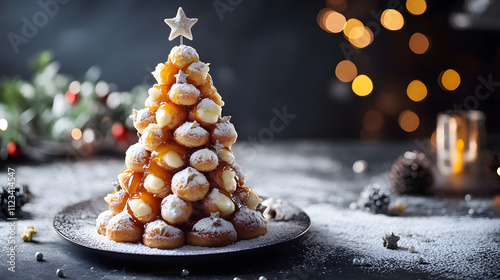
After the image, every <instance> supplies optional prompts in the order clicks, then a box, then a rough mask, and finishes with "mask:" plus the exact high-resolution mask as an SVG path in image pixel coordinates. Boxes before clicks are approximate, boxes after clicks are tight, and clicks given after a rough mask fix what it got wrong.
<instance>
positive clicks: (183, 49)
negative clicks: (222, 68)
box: [168, 45, 199, 63]
mask: <svg viewBox="0 0 500 280" xmlns="http://www.w3.org/2000/svg"><path fill="white" fill-rule="evenodd" d="M177 53H179V56H181V57H185V58H188V59H190V60H193V59H198V58H199V56H198V53H197V52H196V50H195V49H194V48H193V47H191V46H187V45H180V46H175V47H173V48H172V50H170V54H169V55H168V57H169V58H170V59H172V58H173V57H174V55H175V54H177ZM172 61H173V62H174V63H175V60H174V59H172Z"/></svg>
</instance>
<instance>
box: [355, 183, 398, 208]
mask: <svg viewBox="0 0 500 280" xmlns="http://www.w3.org/2000/svg"><path fill="white" fill-rule="evenodd" d="M390 202H391V192H390V191H389V190H388V189H386V188H384V187H382V186H380V185H379V184H377V183H374V184H370V185H368V186H366V187H365V189H364V190H363V191H362V192H361V194H360V195H359V199H358V206H359V207H361V208H364V209H368V210H370V211H371V212H373V213H375V214H386V213H387V210H388V208H389V203H390Z"/></svg>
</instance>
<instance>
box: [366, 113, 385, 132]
mask: <svg viewBox="0 0 500 280" xmlns="http://www.w3.org/2000/svg"><path fill="white" fill-rule="evenodd" d="M383 125H384V116H383V115H382V114H381V113H380V112H379V111H377V110H368V111H367V112H366V113H365V115H364V117H363V128H364V129H366V130H368V131H377V130H380V129H382V127H383Z"/></svg>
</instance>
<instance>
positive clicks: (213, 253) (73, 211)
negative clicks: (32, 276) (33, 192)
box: [53, 198, 311, 260]
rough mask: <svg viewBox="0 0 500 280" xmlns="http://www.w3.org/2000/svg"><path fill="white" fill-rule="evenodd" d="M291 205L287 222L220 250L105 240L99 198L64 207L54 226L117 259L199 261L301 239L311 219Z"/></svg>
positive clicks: (102, 203) (102, 206)
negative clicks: (98, 223)
mask: <svg viewBox="0 0 500 280" xmlns="http://www.w3.org/2000/svg"><path fill="white" fill-rule="evenodd" d="M290 205H291V204H290ZM291 206H292V207H293V208H294V209H295V212H296V214H295V215H294V216H293V218H291V219H290V220H287V221H276V220H273V219H270V220H269V221H268V232H267V233H266V234H265V235H264V236H260V237H258V238H254V239H251V240H242V241H238V242H236V243H235V244H232V245H229V246H226V247H220V248H206V247H197V246H189V245H186V246H183V247H181V248H178V249H173V250H160V249H152V248H149V247H147V246H144V245H142V244H139V243H135V244H132V243H117V242H114V241H111V240H108V239H107V238H106V237H104V236H102V235H100V234H98V233H97V230H96V227H95V220H96V218H97V216H98V215H99V214H100V213H101V212H102V211H104V210H106V209H107V204H106V202H105V201H104V200H103V199H102V198H96V199H92V200H87V201H84V202H80V203H77V204H74V205H71V206H68V207H66V208H64V209H63V210H62V211H61V212H59V213H57V214H56V215H55V216H54V222H53V225H54V228H55V230H56V232H57V233H58V234H59V235H61V236H62V237H63V238H64V239H66V240H68V241H70V242H72V243H73V244H76V245H80V246H83V247H85V248H88V249H91V250H93V251H97V252H101V253H106V254H108V255H112V256H115V257H118V258H120V257H126V258H128V257H133V258H134V259H141V258H143V260H152V259H153V260H155V259H157V260H165V259H169V260H174V259H176V260H179V259H184V260H186V259H189V260H191V259H197V260H199V259H209V258H212V257H225V256H230V255H234V254H235V253H242V252H244V253H245V254H247V253H252V252H254V251H258V250H260V249H267V248H270V247H271V246H275V245H279V244H283V243H286V242H289V241H291V240H294V239H296V238H298V237H300V236H301V235H303V234H304V233H305V232H307V230H308V229H309V227H310V225H311V220H310V219H309V216H307V214H306V213H304V212H303V211H302V210H301V209H300V208H299V207H297V206H295V205H291Z"/></svg>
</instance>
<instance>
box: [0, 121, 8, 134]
mask: <svg viewBox="0 0 500 280" xmlns="http://www.w3.org/2000/svg"><path fill="white" fill-rule="evenodd" d="M8 127H9V122H8V121H7V120H6V119H0V130H2V131H6V130H7V128H8Z"/></svg>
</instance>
